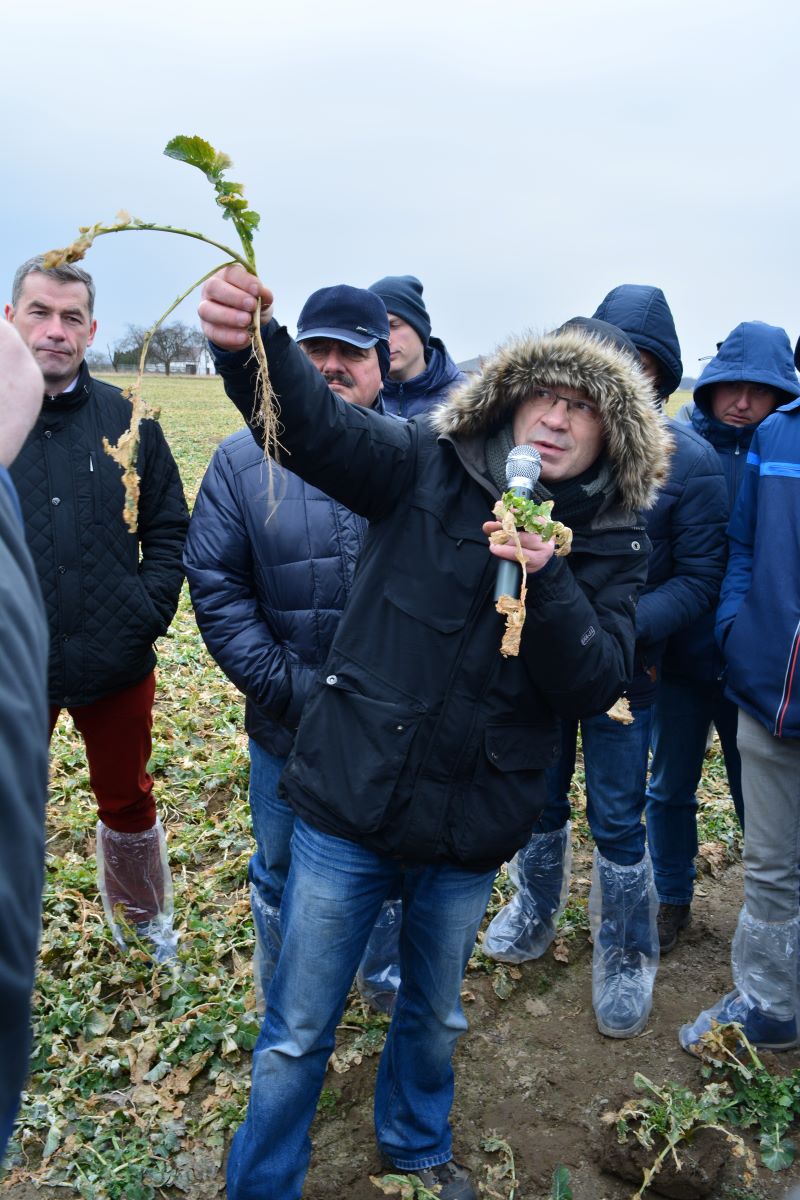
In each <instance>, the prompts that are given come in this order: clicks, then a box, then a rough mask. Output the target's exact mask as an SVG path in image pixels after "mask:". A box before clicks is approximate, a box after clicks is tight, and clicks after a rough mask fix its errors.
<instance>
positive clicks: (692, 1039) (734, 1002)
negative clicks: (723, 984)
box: [678, 988, 752, 1054]
mask: <svg viewBox="0 0 800 1200" xmlns="http://www.w3.org/2000/svg"><path fill="white" fill-rule="evenodd" d="M751 1008H752V1005H751V1004H750V1001H749V1000H748V999H747V997H746V996H743V995H742V993H741V992H740V991H739V989H738V988H734V990H733V991H732V992H728V994H727V996H723V997H722V999H721V1000H718V1001H717V1003H716V1004H713V1005H712V1006H711V1008H706V1009H704V1010H703V1012H701V1013H700V1016H699V1017H697V1018H696V1019H695V1020H694V1021H687V1023H686V1024H685V1025H681V1027H680V1030H679V1031H678V1041H679V1042H680V1044H681V1046H682V1047H683V1049H684V1050H685V1051H686V1053H687V1054H694V1053H695V1051H694V1049H693V1047H694V1046H695V1044H696V1043H697V1042H699V1041H700V1038H701V1037H702V1036H703V1034H704V1033H708V1031H709V1030H710V1028H711V1025H712V1022H714V1021H716V1023H717V1024H718V1025H728V1024H730V1022H731V1021H738V1023H739V1024H740V1025H744V1023H745V1021H746V1020H747V1016H748V1013H749V1012H750V1010H751Z"/></svg>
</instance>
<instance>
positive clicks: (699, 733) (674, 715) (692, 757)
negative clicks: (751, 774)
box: [646, 675, 744, 904]
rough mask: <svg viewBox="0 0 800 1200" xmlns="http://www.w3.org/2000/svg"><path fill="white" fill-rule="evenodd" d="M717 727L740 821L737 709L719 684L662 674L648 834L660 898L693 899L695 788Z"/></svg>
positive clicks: (681, 901)
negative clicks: (712, 730) (710, 732)
mask: <svg viewBox="0 0 800 1200" xmlns="http://www.w3.org/2000/svg"><path fill="white" fill-rule="evenodd" d="M712 721H713V722H714V724H715V725H716V727H717V733H718V734H719V740H720V743H721V745H722V753H723V755H724V757H725V768H726V770H727V773H728V786H729V787H730V789H731V795H732V796H733V803H734V806H735V808H736V815H737V816H738V818H739V822H740V824H742V825H743V824H744V803H743V800H742V764H741V760H740V758H739V751H738V749H737V748H736V727H737V709H736V705H735V704H732V703H731V702H730V700H726V699H725V697H724V695H723V691H722V684H721V683H719V682H717V681H713V682H710V683H705V682H703V681H702V680H695V679H685V678H681V677H678V676H670V675H665V676H664V677H663V679H662V680H661V683H660V685H659V692H658V698H657V700H656V703H655V709H654V713H653V739H652V740H653V757H652V761H651V764H650V786H649V787H648V789H647V808H646V814H647V840H648V843H649V846H650V857H651V858H652V860H653V872H654V874H655V880H656V888H657V890H658V896H659V899H660V900H661V903H662V904H691V902H692V893H693V890H694V880H695V868H694V859H695V855H696V854H697V788H698V785H699V783H700V776H701V774H702V771H703V759H704V757H705V752H706V737H707V736H708V728H709V725H710V724H711V722H712Z"/></svg>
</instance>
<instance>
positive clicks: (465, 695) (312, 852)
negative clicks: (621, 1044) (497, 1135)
mask: <svg viewBox="0 0 800 1200" xmlns="http://www.w3.org/2000/svg"><path fill="white" fill-rule="evenodd" d="M257 299H260V300H261V302H262V305H263V307H262V319H263V320H264V321H265V322H266V323H265V324H264V325H263V328H262V334H263V337H264V340H265V345H266V351H267V358H268V363H269V370H270V377H271V380H272V385H273V387H274V389H275V392H276V394H277V397H278V400H279V403H280V408H281V422H282V426H283V429H282V433H281V444H282V445H283V447H285V449H286V450H288V451H289V453H290V454H291V456H292V458H291V462H292V467H293V469H294V470H296V471H297V472H298V473H299V474H301V475H302V476H303V477H304V478H306V479H307V480H309V481H310V482H313V483H314V484H315V485H316V486H317V487H319V488H321V489H322V490H323V491H325V492H326V493H327V494H328V495H330V496H333V497H334V498H335V499H337V500H339V501H340V502H341V503H344V504H346V505H347V507H348V508H350V509H351V510H352V511H355V512H360V513H361V514H362V515H364V516H365V517H367V518H368V520H369V522H370V528H369V533H368V535H367V540H366V543H365V546H364V550H363V552H362V555H361V559H360V562H359V569H358V572H357V575H356V580H355V584H354V588H353V592H352V595H351V597H350V599H349V601H348V603H347V605H346V607H345V610H344V613H343V616H342V619H341V621H340V623H339V626H338V628H337V631H336V634H335V637H334V640H333V645H332V647H331V651H330V653H329V655H328V659H327V662H326V664H325V667H324V668H323V670H322V671H321V672H320V675H319V678H318V681H317V686H316V688H315V690H314V691H313V692H312V694H311V696H310V697H309V700H308V702H307V704H306V706H305V709H304V712H303V717H302V720H301V723H300V729H299V731H298V735H297V739H296V741H295V746H294V750H293V753H292V756H291V757H290V759H289V763H288V765H287V768H286V771H285V772H284V775H283V780H282V786H283V789H284V792H285V794H286V797H287V798H288V800H289V802H290V803H291V804H292V806H293V808H294V809H295V812H296V814H297V820H296V823H295V831H294V837H293V843H292V865H291V868H290V873H289V879H288V882H287V886H286V891H285V893H284V901H283V910H282V933H283V945H282V948H281V954H280V957H279V960H278V964H277V967H276V971H275V975H274V977H273V980H272V984H271V990H270V1003H269V1009H268V1012H267V1016H266V1020H265V1022H264V1025H263V1026H262V1030H261V1034H260V1036H259V1040H258V1043H257V1045H256V1049H255V1053H254V1061H253V1086H252V1090H251V1095H250V1105H249V1109H248V1115H247V1118H246V1120H245V1123H244V1125H243V1126H242V1127H241V1128H240V1129H239V1130H238V1131H237V1133H236V1135H235V1137H234V1141H233V1145H232V1148H231V1155H230V1158H229V1162H228V1194H229V1196H230V1197H231V1200H256V1197H257V1198H258V1200H278V1198H280V1200H298V1198H299V1197H300V1195H301V1192H302V1186H303V1178H304V1176H305V1172H306V1169H307V1164H308V1158H309V1143H308V1128H309V1126H310V1123H311V1120H312V1118H313V1115H314V1110H315V1106H316V1102H317V1098H318V1095H319V1092H320V1089H321V1087H322V1082H323V1079H324V1073H325V1068H326V1065H327V1061H328V1058H329V1055H330V1052H331V1050H332V1048H333V1044H334V1035H335V1029H336V1024H337V1021H338V1020H339V1017H340V1014H341V1012H342V1009H343V1006H344V1003H345V999H346V996H347V992H348V989H349V986H350V983H351V981H352V978H353V975H354V973H355V970H356V966H357V964H358V960H359V957H360V955H361V953H362V951H363V949H364V946H365V944H366V941H367V938H368V936H369V931H370V928H371V926H372V924H373V923H374V920H375V917H376V915H377V912H378V911H379V909H380V905H381V903H382V901H383V900H384V899H385V897H386V895H387V894H388V893H389V891H390V889H391V888H393V887H399V888H400V890H401V893H402V901H403V927H402V933H401V985H400V991H399V993H398V998H397V1001H396V1004H395V1009H394V1014H393V1018H392V1023H391V1025H390V1028H389V1032H388V1036H387V1041H386V1046H385V1048H384V1051H383V1054H382V1056H381V1062H380V1066H379V1070H378V1078H377V1084H376V1095H375V1129H376V1135H377V1139H378V1143H379V1146H380V1149H381V1151H382V1152H383V1154H384V1156H385V1157H386V1159H388V1160H389V1161H390V1162H391V1163H393V1164H394V1166H395V1167H396V1168H397V1169H398V1170H401V1171H411V1172H413V1173H415V1174H417V1175H418V1176H420V1178H421V1179H422V1181H423V1183H424V1184H425V1186H427V1187H429V1188H431V1187H438V1188H441V1192H440V1195H441V1196H442V1198H443V1200H474V1197H476V1195H477V1193H476V1191H475V1189H474V1187H473V1186H472V1184H471V1182H470V1180H469V1173H468V1171H467V1170H466V1169H465V1168H463V1167H460V1166H459V1165H458V1164H457V1163H455V1161H454V1160H453V1151H452V1135H451V1130H450V1125H449V1121H448V1113H449V1109H450V1106H451V1103H452V1098H453V1071H452V1061H451V1060H452V1054H453V1050H454V1047H455V1042H456V1040H457V1038H458V1035H459V1034H460V1033H461V1032H462V1031H463V1029H464V1028H465V1020H464V1015H463V1012H462V1009H461V1005H460V1000H459V993H460V985H461V978H462V975H463V971H464V967H465V965H466V962H467V960H468V958H469V955H470V953H471V950H472V947H473V944H474V939H475V934H476V931H477V928H478V925H479V923H480V920H481V917H482V916H483V913H484V911H485V907H486V903H487V901H488V898H489V895H490V892H491V887H492V882H493V879H494V875H495V871H496V868H497V866H498V865H499V863H501V862H502V861H503V860H505V859H507V858H508V857H510V855H511V854H513V852H514V850H516V849H518V848H519V846H521V845H523V844H524V843H525V841H526V840H527V838H528V836H529V833H530V829H531V826H532V824H533V822H534V821H535V819H536V816H537V814H538V812H539V810H540V809H541V807H542V805H543V803H544V771H545V769H546V767H547V766H549V765H550V764H551V763H552V762H553V761H554V759H555V757H556V756H557V754H558V748H559V718H560V717H573V716H576V715H579V714H580V713H583V712H586V711H590V710H592V709H594V710H595V711H597V710H603V709H605V708H607V707H608V706H609V705H610V704H611V703H612V702H613V701H614V700H615V698H616V697H617V696H618V695H619V694H620V692H621V691H622V690H623V689H624V687H625V686H626V684H627V681H628V678H629V675H630V673H631V671H632V651H633V640H634V635H633V629H634V616H635V603H636V593H637V591H638V588H639V586H640V584H641V583H642V582H643V580H644V576H645V571H646V553H647V540H646V537H645V535H644V533H643V530H642V527H641V521H640V518H639V517H638V515H637V510H638V509H639V507H640V506H643V505H647V504H648V503H649V502H650V501H651V499H652V495H653V491H654V488H655V487H657V486H658V484H659V483H660V482H661V481H662V479H663V476H664V472H665V464H666V456H667V453H668V441H667V435H666V432H665V430H664V428H663V425H662V422H661V420H660V418H659V416H658V414H657V413H656V412H655V410H654V408H653V406H652V403H651V390H650V387H649V385H648V384H647V382H646V380H645V379H644V377H643V376H642V374H641V372H640V370H639V369H638V367H637V366H636V365H635V364H634V363H633V362H632V361H631V359H630V357H629V356H628V355H627V354H622V353H620V351H619V350H618V349H617V348H616V347H613V346H610V345H609V344H607V343H605V342H601V341H599V340H597V339H595V338H594V337H592V336H591V335H590V334H588V333H587V332H586V331H583V330H567V331H564V332H562V333H559V334H557V335H548V336H545V337H542V338H526V339H523V340H521V341H519V342H516V343H512V344H511V345H509V346H508V347H506V348H505V349H504V350H503V351H501V352H499V353H498V355H497V356H496V357H495V358H494V359H493V360H492V361H491V362H490V363H489V364H487V366H486V368H485V370H484V371H483V373H482V375H481V376H480V377H479V378H476V379H474V380H472V381H470V382H469V383H467V384H466V385H465V386H464V387H463V389H461V390H460V391H458V392H457V393H456V394H455V395H453V396H451V397H450V399H449V401H448V404H447V405H446V406H445V407H444V408H443V409H442V410H441V411H440V412H439V414H438V415H437V418H436V420H435V421H411V422H408V423H403V422H398V421H395V420H391V419H389V418H386V417H381V416H380V415H378V414H376V413H372V412H368V411H365V410H363V409H357V408H356V406H354V405H348V404H346V403H345V402H343V401H342V400H341V399H339V398H338V397H336V396H335V395H333V394H332V393H331V391H330V390H329V389H328V388H327V386H326V385H325V381H324V380H323V379H321V378H320V376H319V375H318V373H317V372H315V371H314V369H313V367H312V366H311V364H310V363H308V361H307V360H306V359H305V357H304V356H303V354H302V352H301V351H299V350H298V349H297V347H296V346H295V345H294V343H293V342H292V341H291V339H290V338H289V336H288V334H287V332H286V330H285V329H283V328H281V327H280V326H279V325H278V324H277V322H276V321H274V320H272V319H270V318H271V304H272V294H271V293H270V292H269V291H268V289H266V288H265V287H264V286H263V285H262V284H261V283H260V282H259V281H258V280H256V279H254V278H253V277H252V276H249V275H247V273H246V272H245V271H244V270H241V269H238V268H235V267H230V268H226V269H225V270H224V271H223V272H221V273H220V274H218V275H216V276H214V277H213V278H212V279H211V280H209V281H208V282H207V283H206V285H205V286H204V299H203V301H202V303H201V305H200V310H199V311H200V317H201V320H202V322H203V328H204V332H205V333H206V335H207V336H208V337H209V338H210V339H211V341H212V344H216V351H215V358H216V361H217V366H218V369H219V371H220V373H221V374H222V377H223V379H224V382H225V388H226V391H227V393H228V395H229V396H230V398H231V399H232V400H233V401H234V402H235V403H236V404H237V407H239V408H240V411H242V412H243V414H244V415H245V417H246V419H249V418H250V416H251V413H252V408H253V396H254V387H255V377H254V373H253V368H252V364H249V352H248V350H247V349H246V346H247V343H248V341H249V332H248V326H249V324H250V322H251V320H252V316H253V313H254V311H255V308H256V303H257ZM255 432H256V433H257V429H256V430H255ZM515 443H516V444H520V443H528V444H532V445H534V446H536V448H537V449H538V450H539V451H540V454H541V457H542V463H543V475H544V482H545V488H544V489H542V490H540V491H539V495H540V496H546V495H552V496H553V497H554V498H555V501H556V503H555V515H556V517H559V516H561V517H562V519H566V518H567V516H568V517H569V519H570V521H571V523H572V526H573V531H574V541H573V548H572V553H571V554H570V556H569V557H568V558H566V559H565V558H557V557H555V556H554V544H553V542H552V541H550V542H543V541H542V539H541V538H539V537H538V536H537V535H535V534H525V533H523V534H521V535H520V541H521V545H522V548H523V556H524V558H525V563H526V570H527V582H528V593H527V620H526V623H525V626H524V629H523V631H522V638H521V649H520V653H519V656H516V657H508V658H504V657H503V656H502V655H501V654H500V653H499V644H500V640H501V635H502V620H501V618H500V617H499V616H498V614H497V612H496V611H495V609H494V606H493V603H492V593H493V590H494V584H495V577H496V562H497V560H498V559H513V558H514V557H515V555H516V550H515V548H514V547H513V545H499V544H498V545H493V546H492V547H491V552H489V549H487V544H486V536H487V533H489V532H492V531H496V530H497V528H498V523H497V522H496V521H491V520H487V518H488V517H489V516H490V513H491V510H492V505H493V504H494V502H495V501H496V500H497V499H498V497H499V496H500V494H501V493H502V492H503V491H504V489H505V486H506V484H505V466H506V460H507V457H508V454H509V451H510V450H511V449H512V447H513V446H514V444H515ZM559 509H561V513H560V512H559ZM589 594H591V595H592V596H593V598H594V599H593V602H592V601H590V600H589V599H588V595H589Z"/></svg>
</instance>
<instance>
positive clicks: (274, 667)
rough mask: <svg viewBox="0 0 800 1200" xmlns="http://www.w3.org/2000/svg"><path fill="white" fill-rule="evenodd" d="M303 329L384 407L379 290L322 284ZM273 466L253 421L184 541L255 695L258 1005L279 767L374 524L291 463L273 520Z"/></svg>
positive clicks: (208, 638)
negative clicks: (268, 471) (267, 473)
mask: <svg viewBox="0 0 800 1200" xmlns="http://www.w3.org/2000/svg"><path fill="white" fill-rule="evenodd" d="M297 340H298V342H299V343H300V345H301V347H302V349H303V351H304V352H305V353H306V354H307V355H308V357H309V358H310V359H311V361H312V362H313V363H314V364H315V365H316V366H317V367H318V368H319V370H320V371H321V373H322V374H323V375H324V376H325V379H326V380H327V382H328V385H329V387H330V388H331V389H332V390H333V391H335V392H336V393H337V394H338V395H340V396H341V397H342V398H343V399H344V400H347V401H349V402H350V403H351V404H357V405H361V406H362V407H364V408H374V409H375V410H376V411H378V412H382V411H383V406H382V400H381V383H382V379H383V376H384V375H385V373H386V371H387V370H388V367H389V324H388V320H387V317H386V309H385V308H384V307H383V303H382V301H381V300H379V299H378V297H377V296H373V295H372V293H371V292H366V291H362V290H361V289H360V288H354V287H347V286H346V285H339V286H337V287H327V288H321V289H320V290H319V291H317V292H314V294H313V295H312V296H310V297H309V298H308V300H307V301H306V303H305V305H304V306H303V310H302V312H301V313H300V317H299V320H298V334H297ZM263 467H264V456H263V453H262V451H261V448H260V447H259V446H258V445H257V444H256V442H255V441H254V440H253V438H252V436H251V435H250V432H249V430H247V429H241V430H239V432H238V433H234V434H232V435H231V436H230V437H228V438H226V439H225V440H224V441H223V442H222V443H221V444H220V445H219V446H218V447H217V450H216V452H215V454H214V457H213V459H212V460H211V465H210V467H209V469H208V471H207V472H206V475H205V478H204V479H203V483H202V485H201V487H200V492H199V494H198V497H197V503H196V504H195V508H194V513H193V515H192V520H191V524H190V526H189V534H188V537H187V540H186V549H185V552H184V565H185V569H186V576H187V578H188V580H189V588H190V590H191V596H192V603H193V604H194V611H195V616H196V618H197V624H198V626H199V628H200V632H201V634H202V635H203V640H204V641H205V643H206V646H207V647H208V650H209V653H210V654H211V655H212V657H213V658H214V659H215V661H216V662H217V663H218V665H219V666H220V667H221V668H222V670H223V671H224V672H225V674H226V675H227V676H228V678H229V679H231V680H232V681H233V683H234V684H235V685H236V686H237V687H238V688H239V690H240V691H241V692H242V693H243V694H244V696H245V698H246V705H245V728H246V730H247V733H248V735H249V739H250V740H249V753H250V789H249V796H250V809H251V812H252V818H253V835H254V837H255V842H256V848H255V853H254V854H253V856H252V858H251V860H250V867H249V870H248V880H249V883H250V905H251V908H252V912H253V924H254V926H255V931H256V955H255V961H254V975H255V987H256V999H257V1004H258V1008H259V1010H260V1011H261V1012H262V1014H263V1011H264V1009H265V1008H266V1007H267V1006H268V995H269V989H270V983H271V981H272V975H273V972H274V970H275V963H276V961H277V958H278V952H279V950H280V946H281V925H280V911H281V903H282V899H283V889H284V885H285V883H286V877H287V874H288V871H289V862H290V842H291V837H292V831H293V828H294V813H293V811H292V809H291V808H290V807H289V805H288V804H287V803H286V802H285V801H284V800H283V799H281V797H280V796H279V795H278V780H279V778H280V775H281V772H282V771H283V768H284V766H285V764H286V759H287V757H288V755H289V753H290V751H291V749H292V746H293V744H294V740H295V734H296V732H297V727H298V725H299V723H300V717H301V714H302V711H303V708H304V706H305V703H306V700H307V699H308V697H309V695H310V694H311V693H312V692H313V690H314V686H315V682H316V677H317V674H318V672H319V671H320V669H321V668H322V665H323V663H324V662H325V659H326V657H327V655H328V650H329V649H330V645H331V642H332V641H333V636H334V634H335V632H336V628H337V626H338V624H339V617H340V614H341V610H342V607H343V605H344V602H345V600H346V598H347V597H348V596H349V595H350V592H351V591H352V588H353V577H354V575H355V570H356V564H357V562H358V557H359V553H360V550H361V547H362V545H363V543H364V538H365V536H366V527H367V523H366V521H365V520H364V519H363V517H360V516H358V515H356V513H354V512H351V511H350V509H349V508H346V507H345V506H344V505H343V504H337V503H336V501H335V500H331V499H329V497H327V496H326V495H324V494H323V493H322V492H321V491H319V490H318V489H317V488H315V487H311V486H310V485H309V484H306V483H304V482H303V480H302V479H300V477H299V476H298V475H295V474H293V473H292V472H290V471H284V470H282V469H281V468H276V470H278V471H279V472H280V480H281V481H280V484H279V485H277V487H276V491H277V492H278V493H279V494H280V496H281V500H280V506H279V509H278V519H276V520H275V521H265V519H264V518H265V515H266V514H265V507H264V504H265V502H264V495H265V487H264V475H263ZM399 919H400V900H399V899H398V898H395V897H391V898H390V899H388V900H387V901H386V903H385V904H384V906H383V908H382V910H381V912H380V914H379V916H378V920H377V923H376V928H375V933H374V936H373V937H372V938H371V939H370V941H369V944H368V946H367V949H366V951H365V953H364V956H363V958H362V961H361V966H360V968H359V972H358V986H359V988H360V990H361V993H362V995H363V996H364V998H365V999H366V1000H368V1001H369V1002H370V1003H371V1004H372V1005H373V1006H374V1007H376V1008H379V1009H382V1010H385V1011H387V1012H388V1011H390V1010H391V1008H392V1006H393V1004H394V997H395V992H396V990H397V985H398V982H399V967H398V965H397V955H398V952H399V947H398V944H397V943H398V936H399Z"/></svg>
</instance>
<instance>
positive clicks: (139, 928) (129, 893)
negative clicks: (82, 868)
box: [97, 818, 178, 962]
mask: <svg viewBox="0 0 800 1200" xmlns="http://www.w3.org/2000/svg"><path fill="white" fill-rule="evenodd" d="M97 887H98V890H99V892H100V897H101V899H102V901H103V911H104V912H105V915H106V920H107V921H108V924H109V927H110V929H111V932H112V933H113V935H114V940H115V941H116V942H117V944H118V945H119V946H121V947H122V948H123V949H127V942H126V940H125V934H124V932H123V928H122V924H121V922H124V923H125V924H127V925H129V926H130V927H132V928H133V929H134V930H135V931H136V933H137V934H138V935H139V937H141V938H142V939H143V940H144V941H147V942H149V943H150V944H151V946H152V948H153V950H152V953H153V958H154V959H155V960H156V962H169V961H170V960H171V959H174V958H175V956H176V954H177V949H178V938H177V935H176V933H175V931H174V929H173V927H172V920H173V915H174V905H173V896H172V877H171V875H170V873H169V863H168V861H167V842H166V838H165V837H164V829H163V826H162V824H161V822H160V821H159V820H158V818H156V823H155V825H153V826H152V828H150V829H144V830H142V831H141V832H140V833H119V832H118V831H117V830H116V829H109V828H108V826H107V825H104V824H103V822H102V821H98V823H97Z"/></svg>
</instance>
